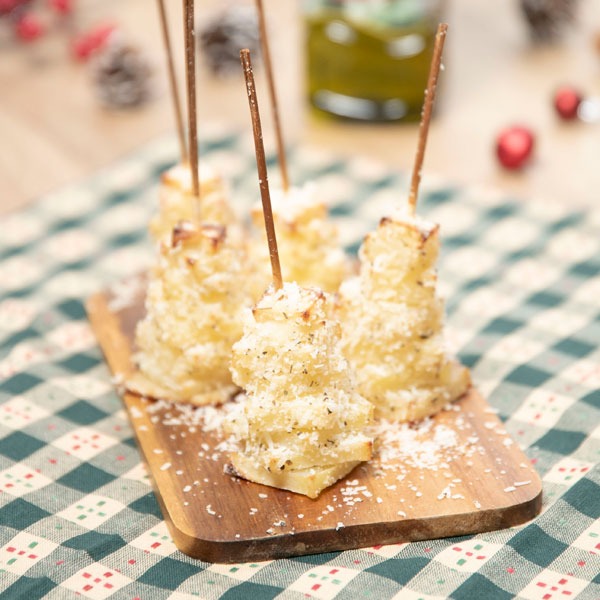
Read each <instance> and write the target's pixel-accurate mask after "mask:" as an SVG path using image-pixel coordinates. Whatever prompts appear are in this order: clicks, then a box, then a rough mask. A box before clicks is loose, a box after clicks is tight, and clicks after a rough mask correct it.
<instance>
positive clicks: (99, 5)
mask: <svg viewBox="0 0 600 600" xmlns="http://www.w3.org/2000/svg"><path fill="white" fill-rule="evenodd" d="M265 4H266V6H267V8H268V11H269V19H270V22H271V24H273V23H277V27H273V39H272V42H271V45H272V49H273V53H274V56H275V70H276V73H277V75H278V88H279V93H280V97H281V104H282V113H283V119H284V123H285V133H286V137H287V140H288V143H309V144H313V145H319V146H323V147H326V148H328V149H330V150H333V151H335V152H339V153H340V154H350V155H352V154H363V155H364V154H368V155H371V156H372V157H373V158H375V159H378V160H383V161H385V162H387V163H389V164H391V165H394V166H397V167H398V168H399V169H403V170H407V169H410V166H411V164H412V158H413V153H414V148H415V143H416V132H417V130H416V127H415V126H412V125H365V124H358V125H356V124H348V123H339V122H331V121H328V120H323V119H318V118H315V117H314V116H313V115H311V114H310V112H309V111H308V110H307V109H306V103H305V100H304V93H303V79H304V78H303V66H302V47H303V44H302V31H301V27H300V24H301V19H300V16H299V10H300V9H299V4H300V3H296V2H290V1H288V2H277V1H276V0H266V2H265ZM217 5H219V2H218V0H200V1H199V2H198V17H199V22H202V20H203V19H206V18H207V17H208V16H209V15H210V14H213V11H214V10H215V7H216V6H217ZM581 5H582V6H581V11H580V19H579V25H578V27H577V29H576V31H573V32H572V33H571V34H570V35H569V36H568V37H567V38H566V39H565V40H564V43H563V44H561V45H558V46H555V47H549V48H532V47H531V46H530V45H529V42H528V35H527V34H528V32H527V30H526V27H525V25H524V23H523V20H522V19H521V18H520V16H519V14H518V3H517V2H516V0H515V1H513V2H511V3H507V2H502V3H493V4H490V3H484V2H479V1H478V0H454V1H453V2H451V3H449V14H448V21H449V23H450V32H449V38H448V45H447V54H446V58H445V64H446V70H445V72H444V75H443V76H444V79H445V81H444V89H443V97H442V98H441V99H440V111H439V116H438V118H437V119H436V121H435V123H434V124H433V126H432V129H431V134H430V139H429V146H428V152H427V158H426V169H427V172H429V173H439V174H440V175H443V176H445V177H448V178H450V179H453V180H456V181H457V182H458V183H469V184H475V185H483V186H492V187H499V188H501V189H504V190H506V191H509V192H511V193H514V194H516V195H519V196H521V197H523V198H529V197H541V198H543V199H545V200H547V201H549V202H569V203H570V204H573V205H577V206H583V205H591V204H592V203H593V202H594V200H595V199H596V197H597V192H596V190H598V189H600V169H599V168H598V157H599V156H600V125H599V124H584V123H562V122H560V121H558V120H557V119H556V117H555V115H554V112H553V108H552V103H551V98H552V92H553V90H554V88H555V87H556V86H557V85H558V84H561V83H563V82H567V83H572V84H574V85H576V86H578V87H580V88H581V89H582V90H584V91H585V93H586V94H587V95H588V96H600V54H598V53H597V52H596V51H595V50H594V48H593V34H594V32H596V31H598V30H600V17H599V16H598V15H600V11H599V10H598V9H599V8H600V0H587V1H586V2H585V3H581ZM170 14H171V23H172V25H173V26H174V28H177V29H178V28H179V24H180V22H181V17H180V13H179V3H171V6H170ZM106 20H112V21H115V22H117V23H119V24H120V25H121V27H122V29H123V30H124V31H125V33H126V34H127V35H128V36H130V37H131V39H132V40H134V41H135V42H137V43H139V44H140V45H141V46H143V47H144V48H145V49H146V50H147V51H148V52H149V53H150V55H151V56H152V58H153V60H154V61H155V66H156V81H157V84H158V88H159V94H158V97H157V98H156V99H155V100H154V101H153V102H152V103H150V104H148V105H147V106H145V107H144V108H142V109H139V110H132V111H121V112H119V111H107V110H105V109H102V108H101V107H100V106H99V105H98V103H97V101H96V100H95V97H94V93H93V89H92V86H91V85H90V82H89V71H88V70H87V68H86V67H85V66H83V65H81V64H78V63H75V62H74V61H72V60H71V59H70V58H69V56H68V53H67V41H66V35H65V34H53V35H52V36H51V37H48V38H47V39H45V40H43V41H42V42H40V43H39V44H38V45H33V46H28V47H23V46H22V45H14V44H10V43H8V41H7V40H6V36H4V37H3V38H2V39H1V40H0V52H1V55H2V58H1V60H0V89H1V90H2V92H1V93H0V132H1V134H0V182H1V188H0V189H1V190H2V191H1V193H0V212H7V211H10V210H12V209H15V208H17V207H19V206H22V205H24V204H25V203H27V202H28V201H31V200H33V199H35V198H36V197H38V196H39V195H40V194H43V193H44V192H47V191H49V190H52V189H55V188H57V187H59V186H60V185H62V184H65V183H67V182H69V181H72V180H74V179H79V178H82V177H84V176H86V175H87V174H89V173H91V172H93V171H94V170H95V169H97V168H99V167H100V166H103V165H106V164H108V163H110V162H112V161H115V160H117V159H118V158H119V157H121V156H123V155H125V154H127V153H129V152H132V151H134V150H135V149H136V148H137V147H138V146H140V145H142V144H143V143H144V142H146V141H148V140H150V139H152V138H154V137H156V136H158V135H160V134H164V133H166V132H168V131H169V130H172V129H173V119H172V111H171V107H170V104H169V96H168V93H167V86H166V76H165V71H164V61H163V57H162V54H161V51H162V44H161V39H160V34H159V28H158V20H157V12H156V6H155V3H154V2H149V1H148V0H123V1H122V2H118V3H117V2H113V3H103V2H100V0H81V2H80V3H79V9H78V13H77V23H75V24H74V27H76V28H80V29H85V28H86V27H88V26H91V25H94V24H96V23H98V22H100V21H106ZM2 25H3V26H4V24H2ZM4 33H6V32H4ZM175 33H176V37H177V39H176V40H175V48H176V53H177V54H176V55H177V56H180V57H182V53H183V51H182V49H181V40H180V36H179V35H178V34H179V31H178V30H177V31H176V32H175ZM179 62H180V66H181V67H183V60H180V61H179ZM180 81H181V82H183V70H181V77H180ZM258 85H259V94H260V93H261V91H262V90H264V86H261V79H260V77H259V80H258ZM199 98H200V100H199V103H200V105H199V116H200V121H201V123H200V132H201V131H202V123H206V122H208V121H215V120H219V121H228V122H231V123H233V124H234V125H236V126H239V127H240V128H248V130H249V127H250V123H249V118H248V114H247V113H248V109H247V106H246V98H245V95H244V88H243V84H242V82H241V72H240V76H239V77H235V76H234V77H231V78H229V79H224V80H215V79H214V78H212V77H211V76H210V75H209V74H208V73H207V72H206V70H205V68H204V66H201V67H200V75H199ZM262 98H263V99H264V100H266V93H265V92H264V91H262ZM264 104H265V105H266V101H264ZM263 110H266V109H263ZM515 122H522V123H525V124H527V125H529V126H531V127H532V128H534V129H535V131H536V132H537V133H538V138H537V143H538V147H537V153H536V159H535V161H534V163H533V164H532V165H531V166H530V167H529V168H528V169H527V170H526V171H525V172H524V173H521V174H514V173H507V172H504V171H502V170H501V169H500V168H499V167H498V166H497V163H496V160H495V157H494V153H493V144H494V138H495V135H496V133H497V132H498V130H499V129H501V128H502V127H503V126H505V125H508V124H512V123H515ZM292 175H293V174H292Z"/></svg>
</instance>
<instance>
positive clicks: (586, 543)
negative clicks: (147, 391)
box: [0, 128, 600, 600]
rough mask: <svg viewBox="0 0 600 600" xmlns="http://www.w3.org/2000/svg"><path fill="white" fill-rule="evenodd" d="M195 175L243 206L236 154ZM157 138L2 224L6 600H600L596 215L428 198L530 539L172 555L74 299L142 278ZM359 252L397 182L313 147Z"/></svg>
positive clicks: (457, 194)
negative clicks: (272, 555)
mask: <svg viewBox="0 0 600 600" xmlns="http://www.w3.org/2000/svg"><path fill="white" fill-rule="evenodd" d="M203 133H204V134H205V136H206V140H205V148H204V152H203V153H202V158H203V159H204V160H207V161H210V162H211V163H212V164H214V165H216V166H217V167H218V168H221V169H222V170H223V172H224V173H225V175H226V176H227V177H228V178H229V179H230V180H231V181H232V188H233V196H234V199H235V202H236V203H237V204H238V206H239V207H240V208H243V207H244V206H246V205H248V203H249V202H251V201H253V200H254V199H255V198H257V197H258V187H257V183H256V177H255V166H254V158H253V153H252V141H251V140H250V139H249V138H248V137H240V136H236V135H234V134H232V133H230V132H226V131H223V130H218V129H217V128H215V129H214V131H211V132H208V131H205V132H203ZM175 156H176V146H175V144H174V140H173V139H171V138H169V139H167V140H161V141H160V142H157V143H155V144H153V145H151V146H149V147H147V148H146V149H144V150H143V151H141V152H139V153H138V154H136V155H135V156H133V157H131V158H128V159H126V160H123V161H121V162H119V163H118V164H116V165H115V166H114V167H111V168H108V169H106V170H104V171H102V172H100V173H98V174H97V175H96V176H94V177H93V178H91V179H90V180H87V181H83V182H80V183H77V184H74V185H71V186H69V187H68V188H66V189H63V190H61V191H60V192H57V193H54V194H50V195H48V196H47V197H45V198H44V199H42V200H41V201H40V202H38V203H36V204H35V205H33V206H31V207H30V208H28V209H26V210H24V211H22V212H19V213H16V214H12V215H9V216H8V217H6V218H4V219H3V220H1V221H0V232H1V234H0V598H1V599H5V598H6V599H10V600H16V599H19V598H26V599H27V600H34V599H35V598H41V597H45V598H51V599H64V598H71V597H75V596H80V597H85V598H92V599H102V598H111V599H127V600H133V599H141V600H161V599H166V598H170V599H173V600H176V599H177V600H184V599H189V600H192V599H198V598H203V599H214V598H227V599H229V600H233V599H244V600H247V599H252V600H262V599H270V598H278V599H280V600H297V599H301V598H321V599H329V598H339V599H348V600H350V599H356V598H374V599H376V600H386V599H390V598H402V599H416V598H423V599H432V598H444V597H452V598H456V599H464V600H467V599H469V600H470V599H475V598H482V599H486V600H495V599H498V600H501V599H504V598H514V597H518V598H525V599H528V600H558V599H559V598H560V599H561V600H566V599H567V598H569V599H574V598H582V599H583V598H585V599H590V600H591V599H596V600H597V599H598V598H600V522H599V521H598V516H599V515H600V470H599V469H598V467H597V463H598V458H599V456H600V392H599V388H600V353H599V351H598V343H599V341H600V277H599V273H600V212H598V211H596V212H594V211H590V212H582V211H572V210H569V207H568V205H567V203H565V206H564V207H557V206H555V205H543V204H537V203H531V202H520V201H515V200H511V199H508V198H506V197H504V196H502V195H501V194H497V193H491V192H489V191H486V190H473V189H462V188H456V187H451V186H448V185H447V184H444V183H440V182H438V181H436V180H429V181H425V186H424V189H423V194H422V201H421V204H420V207H419V210H420V211H421V212H422V213H423V214H424V215H426V216H429V217H430V218H431V219H433V220H435V221H438V222H440V223H441V231H442V240H443V256H442V260H441V264H440V267H441V268H440V276H441V286H442V291H443V293H444V295H445V296H446V297H447V298H448V304H447V306H448V326H447V332H448V335H449V338H450V340H451V343H452V345H453V346H454V347H455V348H456V349H457V350H458V353H459V355H460V358H461V359H462V360H463V362H465V363H466V364H467V365H469V366H470V367H472V369H473V377H474V380H475V382H476V385H477V386H478V388H479V389H480V390H481V391H482V392H483V395H484V396H486V397H487V398H488V400H489V401H490V403H491V404H492V405H493V406H494V407H495V408H497V409H498V411H499V413H500V416H501V417H502V419H503V420H504V421H505V422H506V428H507V430H508V431H509V432H510V434H511V435H512V436H513V438H514V439H515V440H516V441H517V442H518V443H520V444H521V445H522V446H523V447H524V449H525V451H526V453H527V455H528V456H529V458H530V459H531V461H532V462H533V463H535V465H536V468H537V470H538V472H539V473H540V475H541V476H542V478H543V482H544V494H545V496H544V497H545V500H544V511H543V512H542V514H541V515H540V516H539V517H538V518H537V519H535V521H534V522H532V523H529V524H527V525H524V526H521V527H517V528H512V529H509V530H505V531H499V532H494V533H486V534H482V535H476V536H469V537H463V538H455V539H443V540H432V541H426V542H419V543H411V544H396V545H392V546H382V547H374V548H365V549H361V550H354V551H348V552H341V553H331V554H322V555H315V556H306V557H300V558H292V559H286V560H277V561H268V562H263V563H257V564H254V563H248V564H239V565H218V564H207V563H203V562H201V561H198V560H194V559H191V558H189V557H187V556H185V555H184V554H182V553H181V552H179V551H178V550H176V548H175V546H174V545H173V543H172V541H171V539H170V537H169V534H168V531H167V528H166V525H165V523H164V521H163V520H162V517H161V513H160V510H159V507H158V504H157V502H156V499H155V497H154V494H153V493H152V490H151V488H150V485H149V481H148V476H147V474H146V472H145V469H144V466H143V465H142V463H141V461H140V455H139V454H138V451H137V449H136V446H135V443H134V440H133V434H132V430H131V427H130V426H129V423H128V419H127V416H126V414H125V411H124V409H123V407H122V405H121V401H120V399H119V397H118V396H117V395H116V393H115V391H114V390H113V387H112V385H111V378H110V374H109V371H108V369H107V367H106V365H105V362H104V359H103V356H102V353H101V351H100V348H99V347H98V344H97V343H96V340H95V338H94V335H93V334H92V332H91V330H90V326H89V324H88V321H87V318H86V314H85V310H84V301H85V300H86V298H87V297H88V296H90V295H91V294H92V293H94V292H96V291H98V290H99V289H101V288H103V287H105V286H107V285H109V284H112V283H114V282H116V281H118V280H119V279H121V278H123V277H126V276H128V275H130V274H132V273H136V272H138V271H140V270H141V269H143V268H144V267H146V266H147V265H148V264H149V262H150V261H151V259H152V249H151V246H150V243H149V242H148V240H147V236H146V225H147V223H148V219H149V217H150V215H151V214H152V213H153V212H154V211H155V209H156V204H157V180H158V176H159V174H160V173H161V171H163V170H164V169H165V168H166V167H168V166H169V165H170V164H171V163H172V162H173V160H174V157H175ZM292 173H293V174H294V177H295V179H296V180H298V181H307V180H310V179H318V180H319V181H320V187H321V189H322V190H323V192H322V193H323V197H324V198H326V199H327V201H329V202H330V204H331V210H332V213H333V215H334V216H335V217H336V218H337V219H338V221H339V223H340V226H341V231H342V234H343V240H344V243H345V244H346V245H347V247H348V248H349V249H354V250H355V249H356V248H357V246H358V244H359V241H360V239H361V237H362V235H363V234H364V233H365V232H366V231H368V230H369V229H371V228H372V227H373V226H374V225H375V224H376V222H377V220H378V219H379V217H380V216H382V215H383V214H384V212H386V211H387V207H391V206H394V204H395V203H396V202H397V200H398V198H399V197H400V195H401V191H402V190H404V189H405V183H406V182H405V181H404V180H403V179H402V178H401V177H398V176H396V175H395V174H391V173H390V172H389V171H386V170H385V169H384V168H382V167H381V166H379V165H378V164H374V163H373V162H371V161H368V160H353V161H349V162H342V161H340V160H336V159H333V158H332V157H330V156H327V155H324V154H323V153H322V152H317V151H314V150H312V151H311V150H308V149H299V150H297V151H296V152H295V153H294V154H293V156H292Z"/></svg>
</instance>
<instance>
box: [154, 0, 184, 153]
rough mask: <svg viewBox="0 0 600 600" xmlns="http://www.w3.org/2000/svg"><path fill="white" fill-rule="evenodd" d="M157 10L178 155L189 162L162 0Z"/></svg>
mask: <svg viewBox="0 0 600 600" xmlns="http://www.w3.org/2000/svg"><path fill="white" fill-rule="evenodd" d="M157 2H158V12H159V14H160V26H161V30H162V36H163V43H164V47H165V55H166V59H167V71H168V73H169V87H170V88H171V102H172V103H173V109H174V111H175V124H176V126H177V137H178V138H179V155H180V159H181V162H182V164H187V163H188V162H189V156H188V151H187V146H186V143H185V127H184V125H183V111H182V109H181V100H180V98H179V89H178V86H177V75H176V73H175V65H174V63H173V49H172V47H171V36H170V35H169V24H168V22H167V12H166V10H165V2H164V0H157Z"/></svg>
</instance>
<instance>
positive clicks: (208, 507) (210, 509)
mask: <svg viewBox="0 0 600 600" xmlns="http://www.w3.org/2000/svg"><path fill="white" fill-rule="evenodd" d="M206 512H207V513H208V514H209V515H216V514H217V513H216V512H215V511H214V510H213V509H212V506H211V505H210V504H207V505H206Z"/></svg>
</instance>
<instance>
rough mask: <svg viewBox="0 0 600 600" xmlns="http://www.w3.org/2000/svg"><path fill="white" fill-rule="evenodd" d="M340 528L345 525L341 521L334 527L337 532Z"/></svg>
mask: <svg viewBox="0 0 600 600" xmlns="http://www.w3.org/2000/svg"><path fill="white" fill-rule="evenodd" d="M342 527H345V525H344V524H343V523H342V522H341V521H339V522H338V524H337V525H336V526H335V530H336V531H339V530H340V529H341V528H342Z"/></svg>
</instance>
